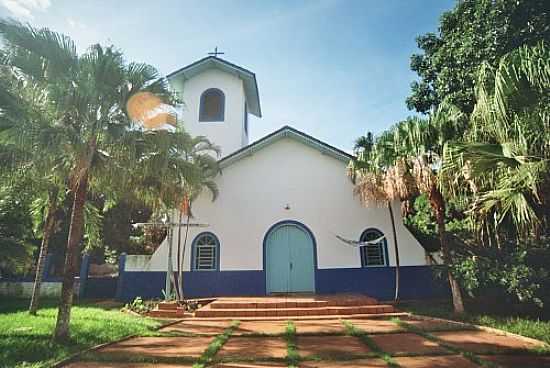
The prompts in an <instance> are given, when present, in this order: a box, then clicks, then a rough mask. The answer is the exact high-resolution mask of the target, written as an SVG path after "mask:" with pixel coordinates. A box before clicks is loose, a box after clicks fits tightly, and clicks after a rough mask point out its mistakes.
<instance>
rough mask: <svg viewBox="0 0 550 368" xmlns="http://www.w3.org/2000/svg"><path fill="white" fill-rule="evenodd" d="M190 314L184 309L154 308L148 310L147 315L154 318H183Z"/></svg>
mask: <svg viewBox="0 0 550 368" xmlns="http://www.w3.org/2000/svg"><path fill="white" fill-rule="evenodd" d="M188 315H189V313H185V311H184V310H183V309H153V310H152V311H149V312H147V316H149V317H153V318H183V317H186V316H188Z"/></svg>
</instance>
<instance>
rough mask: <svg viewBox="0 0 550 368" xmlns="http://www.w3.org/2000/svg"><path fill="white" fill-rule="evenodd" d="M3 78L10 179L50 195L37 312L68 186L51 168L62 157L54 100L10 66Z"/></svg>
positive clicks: (0, 104) (2, 120) (1, 126)
mask: <svg viewBox="0 0 550 368" xmlns="http://www.w3.org/2000/svg"><path fill="white" fill-rule="evenodd" d="M0 80H1V82H2V86H3V88H2V90H1V92H0V110H1V111H2V114H1V115H0V132H2V133H4V134H2V139H0V143H1V144H2V145H3V147H4V148H5V149H6V148H8V147H9V149H10V150H11V154H10V159H9V160H5V161H2V167H3V169H4V170H5V173H6V175H8V177H9V178H10V180H15V181H18V180H25V181H26V182H27V183H31V185H32V186H33V189H34V190H35V191H36V193H39V195H40V194H44V195H45V197H46V206H45V208H44V210H43V211H41V212H45V213H44V221H40V222H41V223H42V224H43V228H42V242H41V245H40V251H39V256H38V260H37V264H36V275H35V281H34V285H33V291H32V296H31V302H30V306H29V313H30V314H33V315H35V314H36V312H37V310H38V306H39V297H40V288H41V284H42V276H43V272H44V266H45V260H46V256H47V254H48V245H49V240H50V238H51V236H52V235H53V233H54V231H55V228H56V212H57V210H58V205H59V198H58V197H59V194H60V191H63V189H64V188H61V187H63V185H61V183H60V177H59V170H53V171H52V170H51V167H55V166H57V165H56V162H54V161H53V160H52V159H55V157H59V155H60V152H59V150H58V148H59V147H56V146H53V147H52V146H49V144H50V142H49V140H50V138H51V137H52V135H55V130H54V129H53V127H52V126H51V125H50V119H51V117H52V114H51V105H52V102H51V100H50V99H49V98H48V95H47V94H46V93H45V91H44V90H42V89H41V87H40V85H39V83H37V82H36V81H34V80H33V79H28V78H25V76H22V75H19V76H18V75H17V74H15V73H14V71H13V70H10V69H9V68H2V69H0ZM14 125H24V126H25V127H26V129H28V131H27V132H26V133H27V137H28V139H25V140H22V139H21V138H20V136H19V135H14V134H10V132H11V131H12V130H14V129H13V128H14ZM48 148H49V149H48ZM52 151H54V152H52ZM57 167H59V166H57ZM63 174H65V175H66V173H63ZM60 188H61V189H60ZM38 217H42V214H40V215H39V216H38Z"/></svg>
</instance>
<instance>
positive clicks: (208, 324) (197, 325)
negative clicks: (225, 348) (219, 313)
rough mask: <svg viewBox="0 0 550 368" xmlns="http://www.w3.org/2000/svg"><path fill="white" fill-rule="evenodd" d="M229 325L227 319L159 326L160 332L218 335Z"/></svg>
mask: <svg viewBox="0 0 550 368" xmlns="http://www.w3.org/2000/svg"><path fill="white" fill-rule="evenodd" d="M227 327H229V321H192V320H191V321H183V322H179V323H177V324H175V325H171V326H168V327H164V328H161V329H160V330H159V331H160V332H183V333H193V334H204V335H219V334H221V333H223V331H224V330H225V329H226V328H227Z"/></svg>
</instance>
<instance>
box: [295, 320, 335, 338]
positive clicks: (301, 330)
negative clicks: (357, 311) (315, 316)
mask: <svg viewBox="0 0 550 368" xmlns="http://www.w3.org/2000/svg"><path fill="white" fill-rule="evenodd" d="M294 325H295V326H296V334H298V335H299V334H322V333H331V334H333V333H334V334H336V333H339V334H344V333H345V332H346V329H345V327H344V325H342V322H341V321H339V320H331V319H327V320H312V321H307V320H306V321H295V322H294Z"/></svg>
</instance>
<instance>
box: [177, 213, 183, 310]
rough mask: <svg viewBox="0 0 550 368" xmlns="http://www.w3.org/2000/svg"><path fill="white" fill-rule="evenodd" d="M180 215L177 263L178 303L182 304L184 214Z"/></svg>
mask: <svg viewBox="0 0 550 368" xmlns="http://www.w3.org/2000/svg"><path fill="white" fill-rule="evenodd" d="M179 212H180V215H179V219H178V254H177V262H178V289H177V290H178V293H177V294H178V295H177V297H178V302H181V301H182V300H183V270H182V260H181V258H182V257H181V222H182V221H183V213H182V211H181V210H180V211H179Z"/></svg>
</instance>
